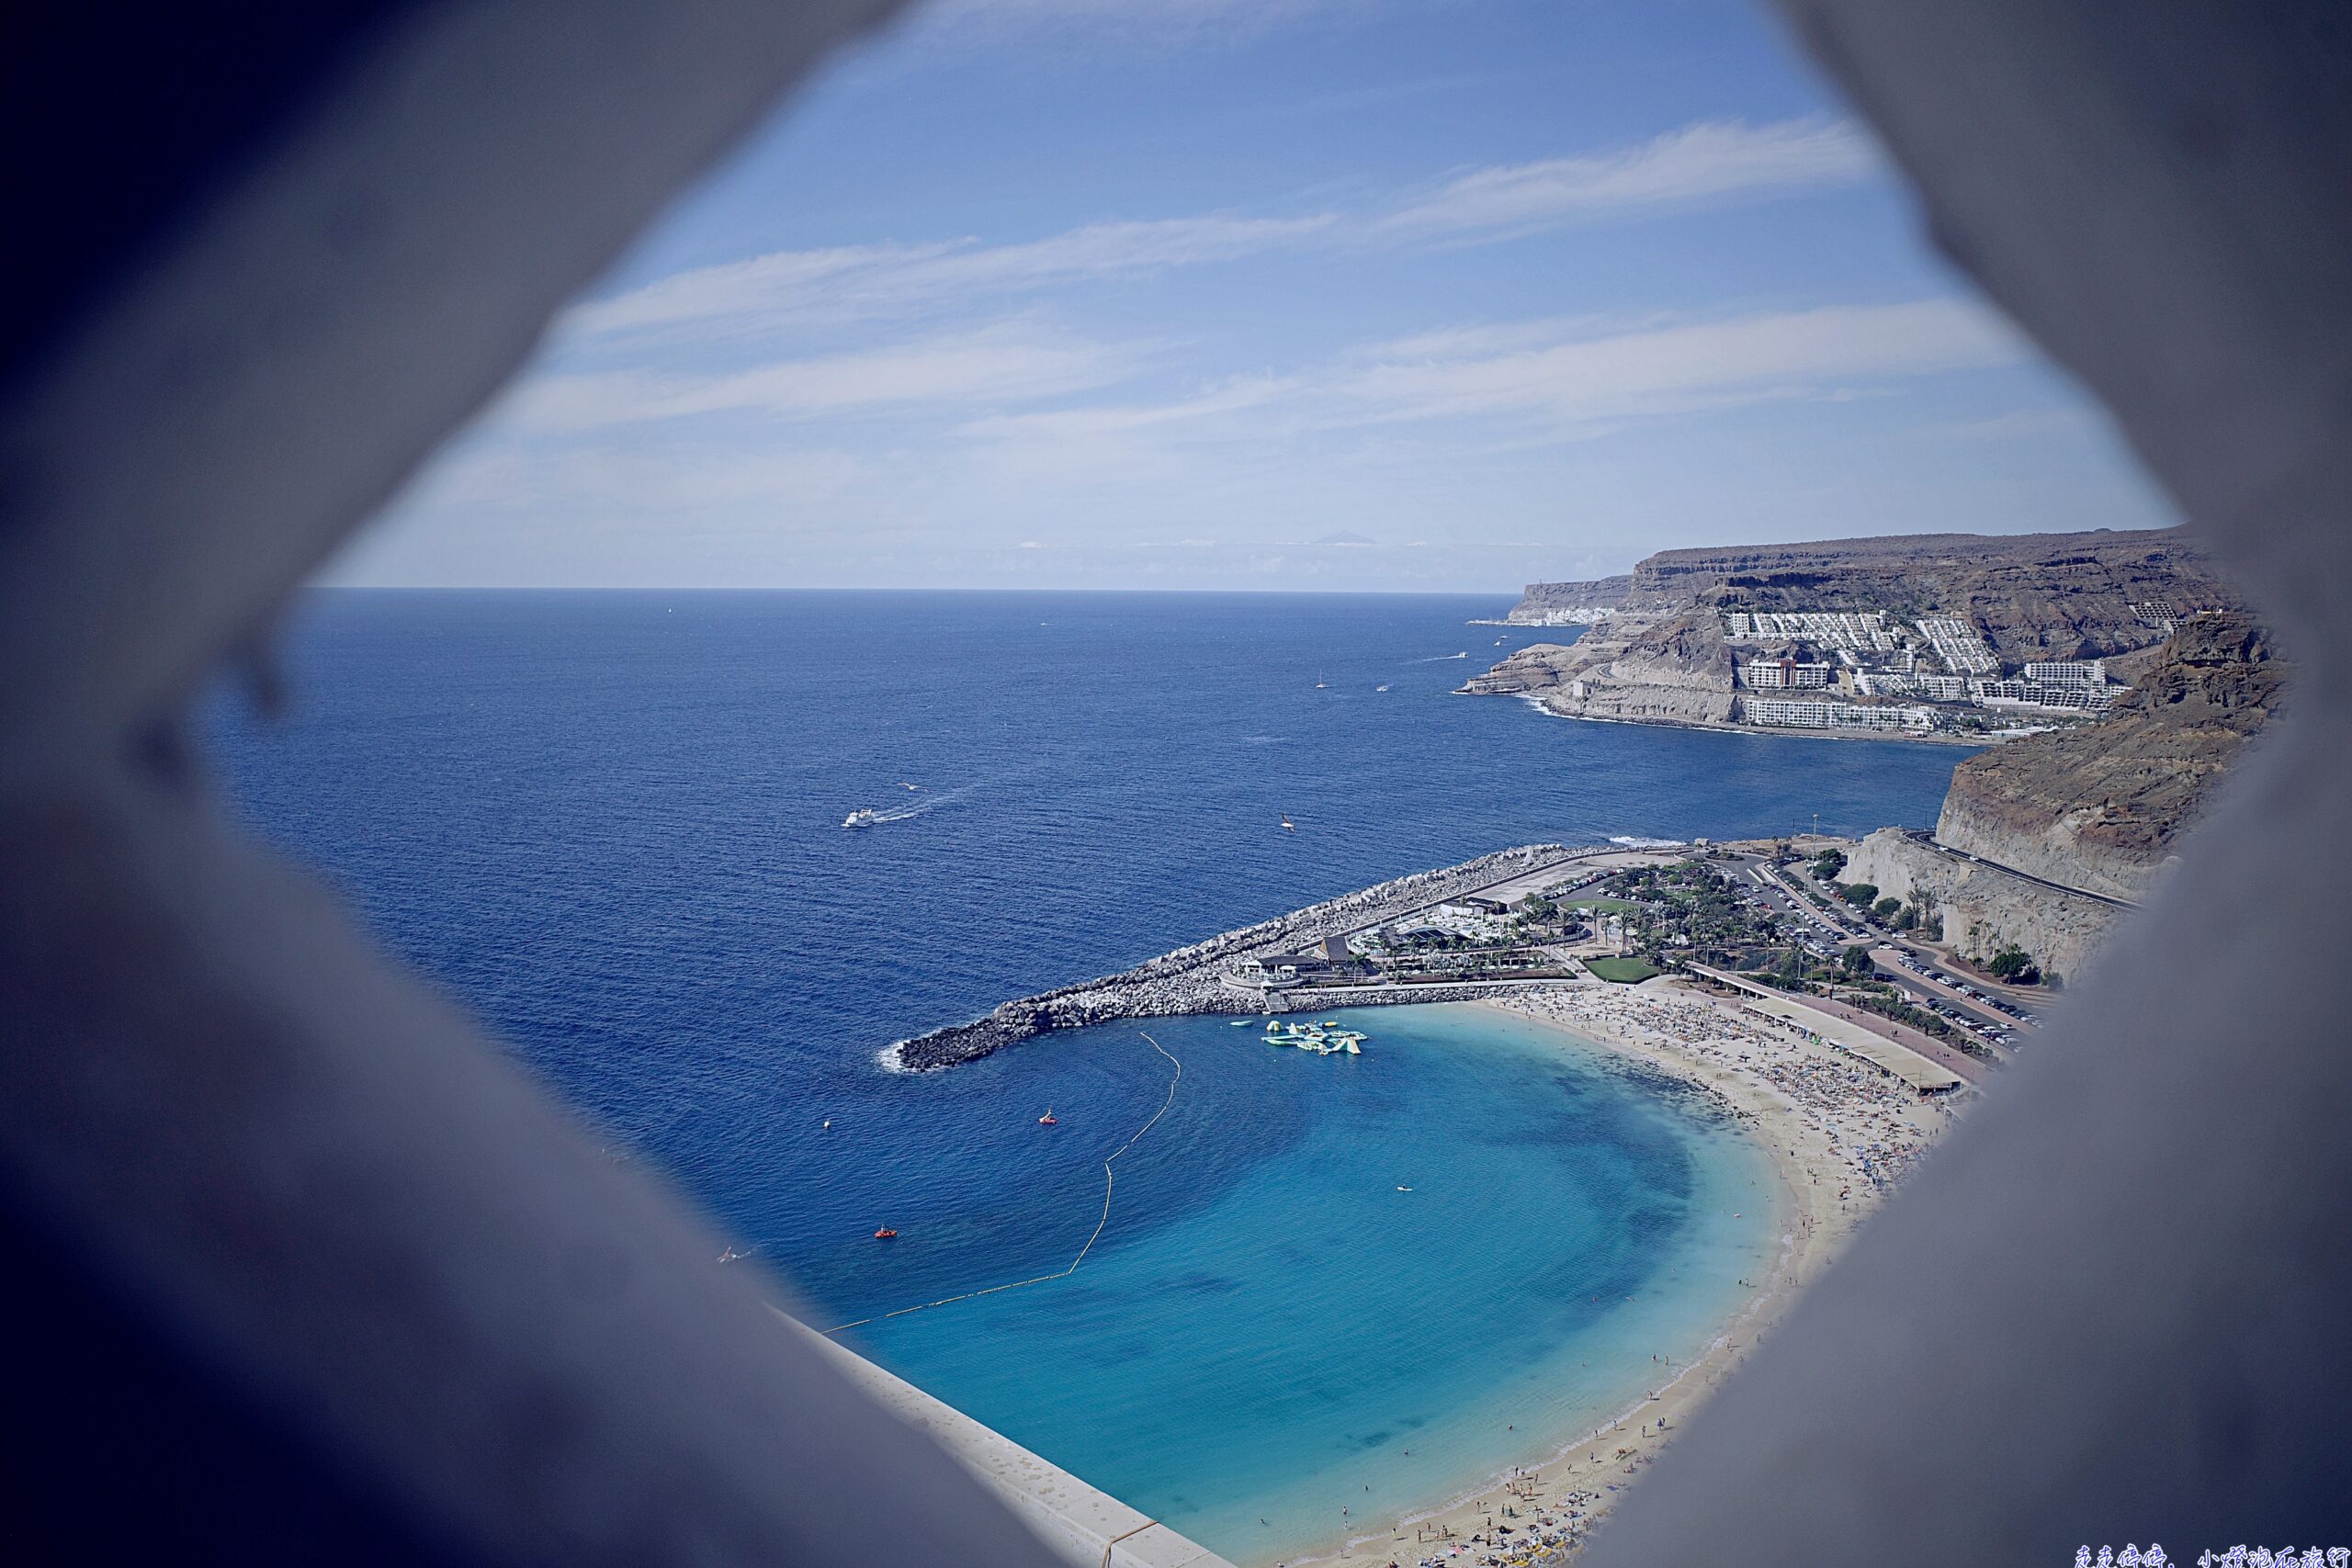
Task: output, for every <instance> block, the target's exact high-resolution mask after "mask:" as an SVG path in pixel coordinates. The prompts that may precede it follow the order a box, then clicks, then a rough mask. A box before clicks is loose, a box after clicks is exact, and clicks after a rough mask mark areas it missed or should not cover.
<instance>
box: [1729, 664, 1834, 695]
mask: <svg viewBox="0 0 2352 1568" xmlns="http://www.w3.org/2000/svg"><path fill="white" fill-rule="evenodd" d="M1830 675H1831V671H1830V667H1829V666H1828V665H1827V664H1826V663H1804V662H1800V661H1799V660H1794V659H1751V660H1748V661H1747V663H1745V664H1743V665H1741V666H1740V667H1739V678H1740V680H1741V681H1742V682H1746V683H1747V685H1750V686H1757V687H1778V688H1782V689H1791V688H1802V687H1807V686H1826V685H1828V684H1829V682H1830Z"/></svg>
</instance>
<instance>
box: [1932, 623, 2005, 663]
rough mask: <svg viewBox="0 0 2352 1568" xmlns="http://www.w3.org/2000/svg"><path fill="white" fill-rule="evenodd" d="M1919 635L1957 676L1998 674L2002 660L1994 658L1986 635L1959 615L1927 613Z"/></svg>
mask: <svg viewBox="0 0 2352 1568" xmlns="http://www.w3.org/2000/svg"><path fill="white" fill-rule="evenodd" d="M1917 626H1918V627H1919V635H1920V636H1921V637H1926V638H1927V639H1928V646H1929V647H1930V648H1933V649H1935V650H1936V657H1937V658H1939V659H1940V660H1943V661H1944V668H1945V669H1947V670H1950V671H1951V672H1952V673H1953V674H1955V675H1998V674H1999V673H2000V672H2001V661H2000V660H1997V659H1996V658H1994V657H1993V649H1991V648H1990V647H1989V646H1988V645H1987V644H1986V643H1985V635H1984V634H1983V633H1982V632H1980V631H1978V630H1977V629H1976V628H1975V627H1974V626H1972V625H1970V624H1969V623H1968V622H1967V621H1964V620H1962V618H1961V617H1960V616H1958V615H1924V616H1921V617H1920V619H1919V620H1918V622H1917Z"/></svg>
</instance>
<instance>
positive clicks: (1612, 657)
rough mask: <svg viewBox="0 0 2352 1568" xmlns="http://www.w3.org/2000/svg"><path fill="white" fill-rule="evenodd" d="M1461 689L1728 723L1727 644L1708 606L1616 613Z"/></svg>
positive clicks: (1575, 708)
mask: <svg viewBox="0 0 2352 1568" xmlns="http://www.w3.org/2000/svg"><path fill="white" fill-rule="evenodd" d="M1462 689H1463V690H1464V692H1466V693H1469V694H1472V695H1474V696H1527V697H1532V698H1533V699H1534V700H1535V701H1536V702H1537V703H1539V704H1541V705H1543V706H1544V707H1545V708H1547V709H1549V710H1550V711H1551V712H1553V713H1556V714H1561V715H1564V716H1567V717H1570V718H1606V719H1617V720H1621V721H1623V722H1625V723H1629V724H1727V723H1729V722H1730V721H1731V712H1732V661H1731V649H1730V648H1729V646H1728V645H1727V644H1725V642H1724V636H1723V628H1722V626H1721V624H1720V623H1719V622H1718V621H1717V620H1716V618H1715V615H1714V614H1713V612H1712V611H1703V612H1702V611H1693V612H1689V613H1686V614H1683V615H1662V616H1646V615H1645V616H1623V617H1616V618H1611V619H1610V620H1608V621H1605V622H1603V623H1602V624H1601V625H1600V626H1595V627H1594V628H1593V629H1592V630H1590V631H1589V632H1587V633H1586V634H1585V635H1584V636H1583V637H1579V638H1578V639H1577V641H1576V642H1575V643H1573V644H1569V645H1566V646H1563V645H1560V644H1557V643H1548V642H1539V643H1533V644H1531V645H1530V646H1528V647H1526V648H1522V649H1519V650H1518V651H1517V652H1516V653H1513V654H1512V655H1511V656H1510V658H1508V659H1506V660H1503V661H1502V662H1501V663H1500V664H1498V665H1496V666H1495V667H1494V668H1493V669H1492V670H1489V671H1487V673H1485V674H1484V675H1480V676H1477V677H1475V678H1474V679H1473V680H1471V681H1470V682H1469V683H1468V684H1466V685H1464V687H1463V688H1462Z"/></svg>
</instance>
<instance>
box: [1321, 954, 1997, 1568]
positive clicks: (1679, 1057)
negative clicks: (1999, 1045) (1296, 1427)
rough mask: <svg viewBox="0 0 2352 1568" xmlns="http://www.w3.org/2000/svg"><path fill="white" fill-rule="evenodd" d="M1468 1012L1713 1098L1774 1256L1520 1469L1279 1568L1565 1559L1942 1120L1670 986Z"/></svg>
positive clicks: (1753, 1020)
mask: <svg viewBox="0 0 2352 1568" xmlns="http://www.w3.org/2000/svg"><path fill="white" fill-rule="evenodd" d="M1476 1005H1478V1006H1483V1007H1494V1008H1498V1009H1501V1010H1505V1011H1509V1012H1512V1013H1516V1014H1519V1015H1520V1016H1521V1017H1526V1018H1532V1019H1534V1020H1537V1021H1540V1022H1544V1023H1549V1024H1552V1025H1554V1026H1555V1027H1557V1028H1558V1029H1560V1030H1561V1031H1563V1032H1564V1033H1566V1034H1570V1035H1574V1036H1576V1037H1577V1038H1580V1039H1583V1040H1586V1041H1589V1042H1592V1043H1597V1044H1600V1045H1603V1046H1607V1047H1610V1048H1611V1049H1614V1050H1617V1051H1621V1052H1623V1053H1624V1054H1625V1055H1629V1056H1633V1057H1635V1058H1638V1059H1639V1060H1641V1061H1643V1062H1645V1063H1647V1064H1649V1065H1650V1066H1655V1067H1657V1068H1658V1069H1660V1070H1661V1071H1665V1072H1668V1073H1670V1074H1672V1075H1674V1076H1675V1077H1679V1078H1682V1079H1683V1080H1685V1081H1687V1082H1690V1083H1691V1084H1694V1085H1696V1086H1699V1087H1701V1088H1702V1089H1707V1090H1709V1091H1710V1092H1712V1093H1713V1095H1714V1096H1715V1097H1716V1098H1717V1099H1718V1100H1719V1101H1720V1102H1721V1103H1722V1104H1723V1105H1724V1109H1725V1110H1726V1111H1728V1112H1729V1113H1731V1114H1733V1115H1735V1116H1736V1117H1738V1118H1740V1119H1741V1120H1742V1121H1743V1122H1745V1123H1746V1125H1747V1129H1748V1130H1749V1131H1750V1132H1751V1133H1752V1134H1754V1135H1755V1136H1756V1137H1757V1138H1758V1140H1759V1141H1760V1142H1761V1143H1762V1145H1764V1147H1765V1148H1766V1150H1767V1151H1768V1152H1769V1153H1770V1155H1771V1156H1772V1165H1773V1168H1774V1169H1775V1171H1776V1172H1777V1173H1778V1175H1779V1178H1780V1186H1781V1194H1780V1198H1781V1220H1782V1228H1781V1250H1780V1254H1779V1258H1778V1259H1777V1261H1776V1263H1775V1266H1774V1268H1773V1270H1772V1272H1771V1273H1770V1275H1769V1276H1768V1277H1767V1278H1765V1279H1763V1280H1758V1281H1757V1282H1756V1284H1757V1290H1756V1292H1755V1294H1754V1295H1752V1296H1750V1297H1749V1298H1748V1299H1747V1302H1746V1303H1745V1304H1744V1305H1742V1307H1741V1308H1740V1309H1739V1311H1738V1312H1737V1313H1736V1314H1735V1315H1734V1316H1733V1317H1732V1318H1731V1319H1730V1321H1729V1322H1727V1323H1726V1324H1725V1325H1724V1328H1723V1329H1722V1331H1721V1332H1720V1333H1719V1334H1718V1335H1717V1337H1715V1338H1714V1339H1713V1341H1712V1342H1711V1343H1710V1344H1709V1346H1708V1348H1707V1349H1706V1350H1705V1351H1704V1352H1703V1353H1702V1355H1701V1356H1699V1358H1698V1359H1695V1360H1693V1361H1691V1363H1690V1364H1689V1365H1687V1366H1685V1365H1664V1364H1661V1365H1660V1366H1659V1368H1658V1380H1657V1383H1656V1384H1655V1385H1653V1387H1652V1390H1651V1392H1650V1393H1649V1394H1648V1396H1647V1397H1645V1398H1644V1399H1641V1400H1639V1401H1637V1402H1635V1403H1634V1404H1632V1405H1631V1406H1630V1407H1628V1408H1627V1409H1625V1410H1623V1411H1620V1412H1618V1413H1617V1414H1616V1416H1615V1417H1614V1418H1613V1419H1611V1421H1609V1422H1607V1423H1604V1424H1603V1425H1601V1426H1600V1427H1595V1428H1588V1429H1585V1430H1583V1431H1579V1432H1568V1433H1556V1432H1555V1433H1552V1434H1539V1433H1532V1432H1531V1433H1530V1434H1529V1435H1528V1436H1529V1438H1530V1444H1529V1450H1528V1452H1527V1454H1526V1456H1525V1457H1524V1459H1523V1460H1522V1461H1521V1462H1520V1464H1519V1465H1518V1466H1517V1467H1515V1469H1514V1470H1513V1471H1512V1472H1510V1473H1509V1474H1505V1475H1498V1476H1496V1477H1493V1478H1492V1479H1491V1483H1490V1484H1488V1485H1487V1486H1485V1487H1482V1488H1480V1489H1479V1490H1478V1491H1477V1492H1476V1493H1475V1494H1472V1495H1464V1496H1459V1497H1455V1498H1453V1499H1448V1500H1439V1499H1432V1500H1431V1501H1430V1506H1425V1507H1422V1508H1419V1509H1417V1510H1416V1511H1413V1512H1409V1513H1407V1514H1406V1515H1404V1516H1403V1517H1401V1518H1399V1519H1398V1520H1397V1522H1396V1525H1395V1528H1393V1529H1387V1530H1382V1531H1377V1532H1374V1533H1371V1534H1367V1535H1360V1536H1357V1537H1354V1538H1352V1539H1351V1540H1347V1541H1345V1542H1340V1541H1334V1542H1332V1543H1331V1544H1330V1545H1329V1546H1328V1547H1325V1548H1323V1549H1320V1550H1319V1551H1317V1552H1316V1553H1314V1554H1312V1555H1302V1556H1298V1557H1294V1558H1291V1559H1288V1560H1287V1561H1288V1562H1290V1563H1292V1564H1303V1563H1307V1562H1349V1563H1360V1562H1370V1563H1383V1564H1385V1563H1396V1564H1398V1565H1400V1568H1412V1565H1418V1564H1430V1565H1431V1568H1435V1565H1438V1564H1453V1563H1460V1564H1471V1563H1476V1564H1532V1563H1543V1562H1560V1561H1563V1560H1565V1559H1566V1557H1568V1556H1570V1555H1573V1554H1574V1552H1575V1551H1576V1549H1577V1546H1578V1545H1579V1544H1580V1543H1581V1541H1582V1540H1583V1539H1584V1538H1585V1536H1586V1534H1587V1533H1588V1532H1589V1530H1590V1529H1592V1528H1593V1527H1594V1526H1595V1525H1596V1524H1597V1523H1598V1522H1599V1521H1600V1520H1601V1519H1602V1518H1604V1517H1606V1516H1607V1514H1608V1512H1609V1510H1610V1508H1611V1506H1612V1505H1613V1504H1614V1503H1615V1501H1616V1500H1617V1499H1618V1497H1619V1496H1620V1495H1622V1494H1623V1489H1624V1488H1626V1487H1628V1486H1630V1485H1632V1484H1633V1483H1634V1481H1635V1480H1636V1479H1638V1478H1639V1476H1640V1475H1641V1473H1642V1472H1643V1470H1644V1469H1645V1467H1646V1466H1648V1465H1650V1464H1651V1463H1653V1462H1655V1461H1656V1460H1657V1455H1658V1453H1659V1452H1660V1451H1661V1450H1664V1448H1665V1447H1666V1445H1667V1444H1668V1443H1669V1442H1671V1441H1672V1440H1673V1439H1674V1438H1675V1437H1677V1436H1679V1434H1680V1432H1681V1431H1682V1430H1683V1428H1684V1427H1685V1426H1686V1425H1687V1423H1688V1422H1689V1420H1690V1419H1691V1415H1692V1412H1694V1411H1695V1410H1697V1409H1698V1407H1699V1406H1700V1405H1702V1404H1704V1403H1705V1402H1706V1400H1707V1397H1708V1396H1709V1395H1710V1394H1711V1393H1713V1391H1714V1390H1715V1389H1716V1388H1717V1387H1718V1386H1720V1384H1721V1383H1722V1382H1723V1381H1724V1378H1725V1377H1727V1376H1728V1375H1729V1374H1730V1373H1731V1372H1732V1371H1733V1370H1734V1369H1736V1367H1737V1366H1738V1365H1739V1364H1740V1362H1741V1361H1742V1360H1743V1359H1745V1358H1746V1357H1747V1354H1748V1352H1749V1351H1750V1350H1752V1349H1753V1348H1755V1346H1756V1345H1757V1344H1758V1342H1759V1341H1760V1340H1761V1339H1762V1338H1763V1337H1765V1336H1766V1335H1768V1334H1770V1332H1771V1331H1772V1329H1773V1328H1774V1327H1775V1326H1776V1325H1778V1324H1779V1323H1780V1321H1781V1318H1782V1316H1783V1315H1784V1314H1786V1313H1787V1311H1788V1309H1789V1307H1790V1306H1791V1305H1792V1303H1794V1301H1795V1300H1796V1298H1797V1296H1798V1294H1799V1293H1800V1292H1802V1291H1804V1288H1805V1287H1806V1286H1807V1285H1809V1284H1810V1283H1811V1282H1812V1281H1813V1280H1815V1279H1816V1278H1817V1277H1819V1275H1820V1274H1821V1273H1822V1271H1823V1270H1824V1269H1826V1268H1828V1266H1829V1265H1830V1264H1831V1263H1832V1262H1833V1261H1834V1260H1835V1259H1836V1258H1837V1256H1838V1252H1839V1250H1840V1249H1841V1248H1842V1247H1843V1246H1844V1245H1845V1243H1846V1241H1847V1239H1848V1238H1849V1236H1851V1235H1852V1234H1853V1232H1854V1229H1855V1227H1856V1226H1857V1225H1859V1224H1860V1223H1861V1222H1862V1221H1863V1220H1864V1219H1865V1218H1867V1217H1868V1216H1869V1215H1870V1214H1871V1213H1872V1212H1873V1211H1874V1210H1875V1209H1876V1208H1877V1206H1878V1204H1879V1203H1880V1202H1881V1201H1883V1199H1884V1197H1885V1196H1886V1194H1887V1193H1888V1192H1889V1191H1891V1190H1893V1188H1894V1185H1895V1184H1897V1183H1899V1182H1900V1180H1901V1179H1902V1178H1903V1176H1904V1174H1905V1172H1906V1171H1907V1170H1908V1169H1909V1168H1910V1167H1911V1166H1912V1165H1913V1164H1914V1163H1916V1162H1917V1160H1918V1159H1919V1158H1920V1157H1921V1156H1923V1155H1924V1154H1925V1153H1926V1152H1927V1150H1928V1148H1929V1147H1930V1146H1931V1145H1933V1143H1934V1141H1935V1140H1936V1138H1937V1137H1938V1136H1939V1135H1940V1134H1941V1133H1942V1132H1943V1131H1944V1129H1945V1128H1946V1127H1948V1126H1949V1125H1950V1124H1951V1121H1952V1118H1953V1114H1954V1113H1953V1111H1951V1110H1950V1109H1948V1108H1947V1107H1946V1106H1945V1105H1943V1104H1941V1103H1938V1102H1931V1101H1923V1100H1921V1098H1920V1097H1919V1096H1918V1095H1917V1093H1915V1092H1914V1091H1912V1090H1911V1089H1907V1088H1905V1086H1904V1085H1902V1084H1900V1083H1898V1082H1897V1081H1896V1080H1895V1079H1894V1078H1893V1077H1890V1076H1888V1075H1887V1074H1885V1073H1883V1072H1882V1071H1881V1070H1879V1069H1878V1068H1876V1067H1873V1066H1870V1065H1869V1064H1867V1063H1864V1062H1860V1061H1858V1060H1857V1059H1855V1058H1854V1057H1852V1056H1849V1055H1846V1054H1844V1053H1842V1052H1839V1051H1836V1050H1833V1049H1831V1048H1829V1047H1827V1046H1825V1045H1819V1044H1815V1043H1811V1042H1809V1041H1807V1040H1806V1039H1805V1038H1804V1037H1803V1036H1802V1035H1801V1034H1798V1033H1796V1032H1793V1031H1792V1030H1790V1029H1789V1028H1788V1027H1786V1026H1785V1025H1783V1024H1781V1023H1780V1022H1779V1021H1775V1020H1772V1019H1770V1018H1768V1017H1766V1016H1765V1015H1763V1014H1761V1013H1758V1012H1754V1011H1751V1010H1747V1009H1745V1008H1743V1007H1741V1006H1739V1005H1738V1003H1737V1002H1736V1001H1733V1000H1726V999H1723V998H1716V997H1714V996H1712V995H1710V994H1708V993H1706V992H1704V991H1702V990H1700V989H1698V988H1696V987H1690V986H1687V985H1685V984H1683V983H1680V982H1676V981H1671V980H1665V979H1659V980H1652V981H1649V982H1647V983H1646V984H1645V985H1642V986H1638V987H1628V986H1610V985H1585V986H1577V987H1563V988H1561V989H1558V990H1554V991H1545V992H1539V993H1532V994H1528V995H1523V996H1517V997H1511V998H1507V999H1500V1000H1495V1001H1488V1002H1482V1003H1478V1004H1476ZM1506 1509H1508V1510H1509V1512H1506V1511H1505V1510H1506Z"/></svg>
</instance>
